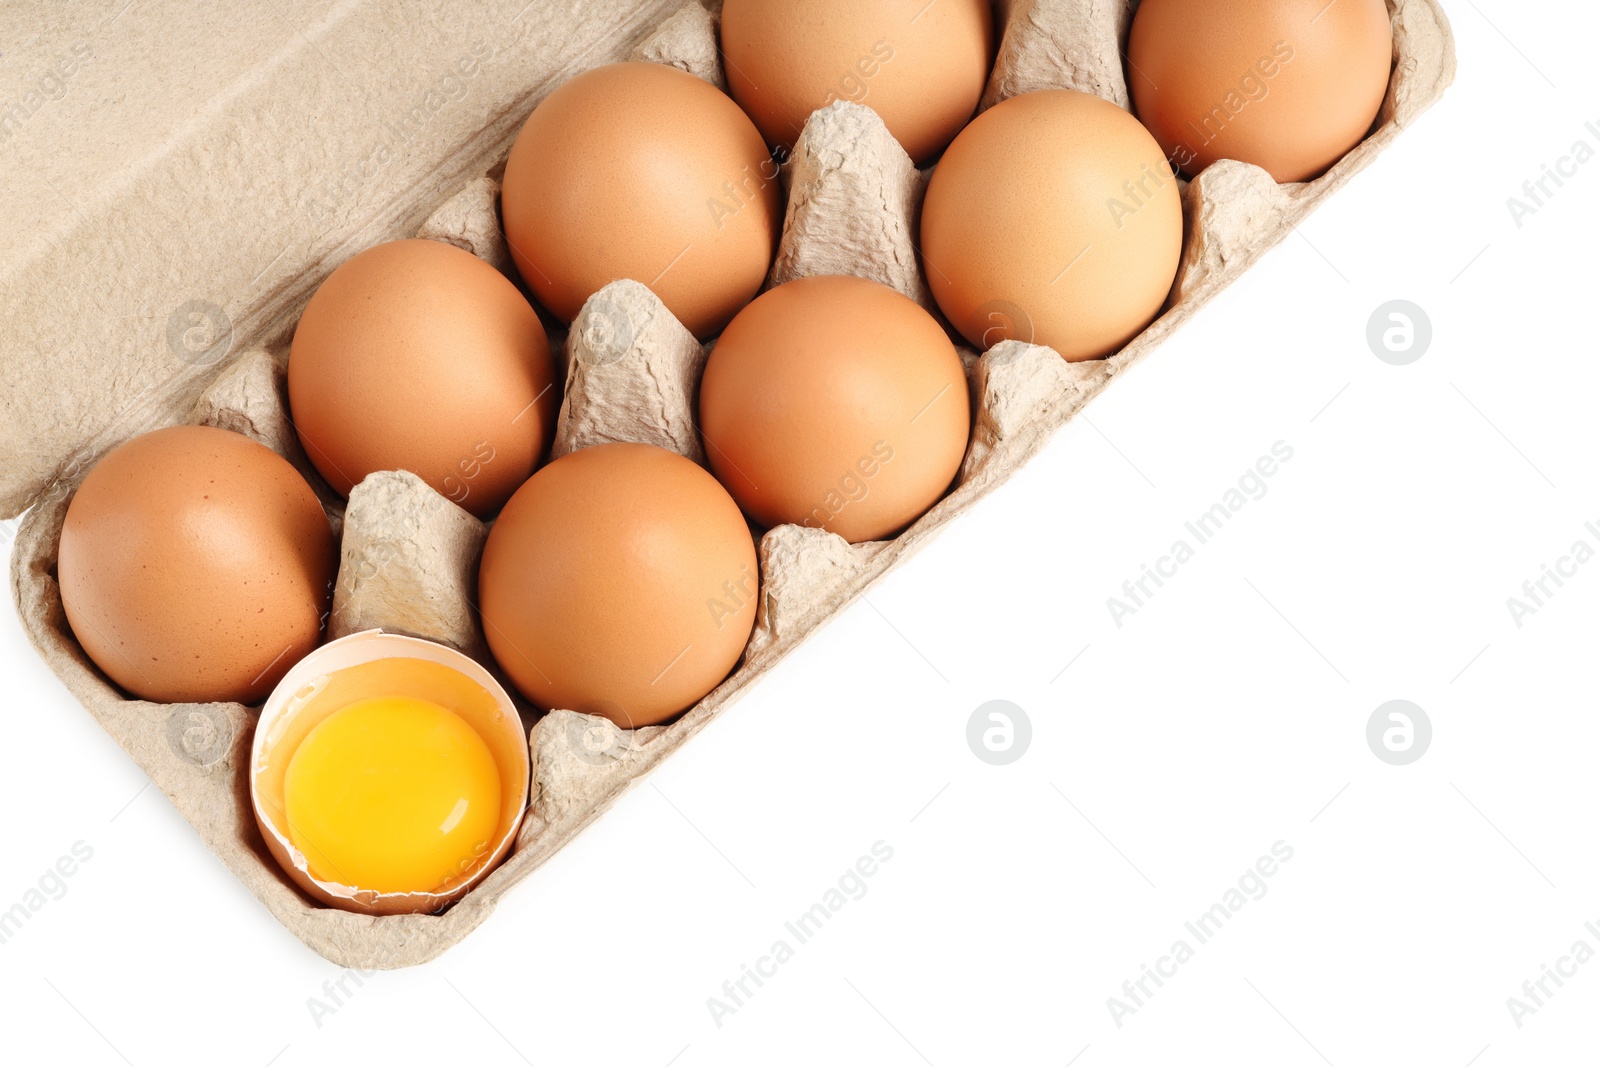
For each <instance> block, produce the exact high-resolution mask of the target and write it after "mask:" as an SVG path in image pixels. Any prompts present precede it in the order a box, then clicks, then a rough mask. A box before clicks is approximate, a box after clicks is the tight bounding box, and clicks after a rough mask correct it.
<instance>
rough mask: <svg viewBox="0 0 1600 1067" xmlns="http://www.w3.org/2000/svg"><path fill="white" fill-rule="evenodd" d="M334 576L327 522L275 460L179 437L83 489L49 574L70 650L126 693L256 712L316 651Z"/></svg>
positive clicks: (109, 459)
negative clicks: (228, 703) (55, 582)
mask: <svg viewBox="0 0 1600 1067" xmlns="http://www.w3.org/2000/svg"><path fill="white" fill-rule="evenodd" d="M336 564H337V552H336V547H335V545H334V539H333V531H332V530H331V529H330V527H329V525H328V517H327V515H326V514H325V513H324V512H323V510H322V505H321V504H319V503H318V502H317V497H316V494H315V493H313V492H312V491H311V487H310V486H309V485H307V484H306V482H305V479H304V478H302V477H301V476H300V474H299V472H298V471H296V470H295V469H294V468H293V467H292V466H290V465H289V463H288V462H287V461H286V460H284V459H283V458H282V457H280V456H279V455H278V454H277V453H276V452H273V451H272V450H271V449H269V448H267V447H266V446H264V445H260V444H257V443H256V442H254V441H252V440H250V439H249V438H247V437H244V436H243V435H241V434H236V433H231V432H229V431H227V430H218V429H214V428H212V427H209V426H177V427H172V428H170V429H165V430H156V431H154V432H152V433H147V434H144V435H143V436H140V437H136V438H134V439H133V440H131V441H128V442H127V443H125V444H123V445H120V446H118V447H117V448H115V449H112V450H111V451H110V452H108V453H107V454H106V455H105V457H104V458H102V459H101V460H100V462H99V463H97V464H96V465H95V467H94V469H93V470H91V471H90V472H89V474H88V475H87V476H86V477H85V478H84V480H83V484H82V485H80V486H79V487H78V491H77V493H76V495H74V496H73V498H72V503H71V504H70V505H69V506H68V508H67V515H66V520H65V523H64V524H63V526H62V528H61V547H60V555H59V562H58V574H59V580H60V583H61V603H62V606H63V607H64V608H65V610H66V615H67V622H68V623H69V624H70V625H71V627H72V632H73V634H74V636H76V637H77V639H78V643H79V644H81V645H82V646H83V649H84V651H85V652H87V653H88V654H89V658H90V659H92V660H93V661H94V662H95V664H96V665H97V666H98V667H99V668H100V669H101V670H102V671H104V672H105V673H106V676H107V677H109V678H110V679H111V680H112V681H113V682H115V683H116V684H117V685H118V686H120V687H122V688H123V689H124V690H126V691H127V692H129V693H132V694H133V695H135V696H137V697H140V698H142V699H145V700H154V701H161V702H165V703H173V702H180V701H196V702H203V701H213V700H235V701H239V702H241V703H244V704H254V703H257V702H259V701H261V700H262V699H264V698H265V697H266V695H267V694H268V693H270V692H271V691H272V687H273V686H274V685H276V684H277V682H278V679H279V678H281V677H283V675H284V673H285V672H286V671H288V669H289V668H290V667H292V666H294V664H295V662H296V661H297V660H299V659H300V657H302V656H304V655H305V654H306V653H307V652H309V651H311V649H313V648H315V647H316V645H317V643H318V641H319V640H320V639H321V632H322V620H323V618H324V616H325V614H326V612H327V610H328V603H329V596H330V590H331V587H332V583H333V576H334V569H335V566H336Z"/></svg>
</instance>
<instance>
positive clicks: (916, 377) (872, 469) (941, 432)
mask: <svg viewBox="0 0 1600 1067" xmlns="http://www.w3.org/2000/svg"><path fill="white" fill-rule="evenodd" d="M700 426H701V430H702V433H703V436H704V438H705V444H706V455H707V457H708V459H709V460H710V463H711V469H712V471H713V472H714V473H715V474H716V476H717V478H718V479H719V480H721V482H722V484H723V485H725V486H726V487H727V488H728V491H729V492H730V493H731V494H732V495H733V498H734V499H735V500H737V501H738V502H739V506H740V507H742V508H743V509H744V511H745V513H746V514H747V515H749V516H750V517H751V518H752V519H754V520H755V521H756V522H757V523H759V524H760V525H762V526H777V525H780V524H782V523H794V524H796V525H799V526H813V527H816V528H818V529H823V530H828V531H830V532H832V533H836V534H838V535H839V536H841V537H843V538H844V539H845V540H847V541H851V542H856V541H874V540H878V539H879V538H884V537H889V536H891V535H893V534H894V533H896V532H897V531H899V530H900V529H902V528H904V527H905V526H907V525H908V524H910V523H911V522H912V521H914V520H915V519H916V518H917V517H918V516H919V515H921V514H922V513H923V512H924V511H927V510H928V508H930V507H932V506H933V505H934V504H935V503H936V502H937V501H938V500H939V498H940V497H942V496H943V495H944V494H945V491H946V490H948V489H949V488H950V483H951V481H952V480H953V479H954V478H955V474H956V470H957V468H959V467H960V465H961V457H962V455H963V454H964V453H965V452H966V448H967V437H968V434H969V431H970V428H971V409H970V403H969V400H968V392H967V378H966V374H965V373H964V371H963V369H962V366H961V358H960V357H959V356H958V355H957V354H956V350H955V346H954V345H952V344H951V343H950V339H949V338H948V337H947V336H946V335H945V332H944V330H943V329H942V328H941V327H940V326H939V324H938V323H937V322H936V321H935V320H934V318H933V316H932V315H929V314H928V313H927V312H926V311H924V310H923V309H922V308H921V307H919V306H918V305H917V304H916V303H915V302H914V301H912V300H910V299H908V298H906V297H905V296H902V295H901V294H900V293H898V292H896V291H895V290H893V289H890V288H889V287H888V286H884V285H879V284H878V283H877V282H872V281H866V280H865V279H862V278H849V277H835V276H829V277H817V278H800V279H797V280H795V281H792V282H789V283H787V284H785V285H780V286H778V287H777V288H776V289H773V290H771V291H770V292H767V293H764V294H762V295H761V296H760V297H758V298H757V299H756V301H755V302H754V303H753V304H751V305H750V306H749V307H747V308H745V309H744V310H743V311H741V312H740V313H739V314H738V315H737V316H736V317H735V318H734V320H733V322H731V323H729V324H728V328H727V330H725V331H724V332H723V334H722V337H721V339H719V340H718V341H717V346H716V348H715V349H714V350H713V351H712V353H711V358H710V360H708V361H707V363H706V371H705V377H704V380H703V381H702V382H701V385H700Z"/></svg>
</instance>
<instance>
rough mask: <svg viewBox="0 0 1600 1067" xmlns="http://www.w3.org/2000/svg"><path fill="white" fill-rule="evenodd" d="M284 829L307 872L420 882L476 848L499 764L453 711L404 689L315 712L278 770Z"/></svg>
mask: <svg viewBox="0 0 1600 1067" xmlns="http://www.w3.org/2000/svg"><path fill="white" fill-rule="evenodd" d="M284 807H285V809H286V810H285V815H286V817H287V820H288V823H289V839H290V840H291V841H292V842H293V843H294V846H295V848H297V849H299V850H300V851H301V852H302V853H304V854H305V857H306V862H307V864H308V865H309V867H310V870H311V874H312V876H313V877H315V878H317V879H319V880H320V881H325V882H338V883H342V884H344V885H348V886H353V887H355V888H357V889H366V890H372V891H375V892H379V893H409V892H429V891H432V890H435V889H438V888H439V887H440V886H441V885H442V884H443V883H445V882H447V881H450V880H451V879H453V878H455V877H456V876H457V875H460V874H463V873H465V872H467V871H470V870H471V869H473V867H474V866H476V864H477V863H479V862H480V861H481V860H482V859H483V858H485V857H486V856H487V855H488V853H489V850H490V847H491V840H492V838H493V836H494V832H495V829H496V828H497V827H498V825H499V821H500V772H499V769H498V767H497V766H496V765H495V761H494V756H493V754H491V753H490V751H489V746H488V745H487V744H485V743H484V740H483V738H482V737H481V736H479V734H478V732H477V731H476V730H474V729H473V728H472V727H471V726H470V725H469V724H468V723H467V722H466V721H465V720H464V719H462V718H461V716H459V715H457V714H456V713H455V712H453V711H451V710H450V709H449V708H446V707H443V706H442V705H439V704H435V703H432V702H431V701H427V700H413V699H410V698H408V697H379V698H375V699H371V700H360V701H356V702H355V703H353V704H348V705H346V706H345V707H343V708H340V709H339V710H338V711H336V712H334V713H333V714H332V715H330V716H328V717H327V718H326V719H324V720H323V721H322V722H320V723H318V724H317V725H316V726H315V727H314V728H313V729H312V730H311V732H310V733H308V734H307V735H306V736H305V739H304V740H303V741H301V742H300V746H299V747H298V748H297V749H296V750H295V753H294V756H293V757H292V758H291V759H290V761H289V766H288V769H287V771H286V774H285V778H284Z"/></svg>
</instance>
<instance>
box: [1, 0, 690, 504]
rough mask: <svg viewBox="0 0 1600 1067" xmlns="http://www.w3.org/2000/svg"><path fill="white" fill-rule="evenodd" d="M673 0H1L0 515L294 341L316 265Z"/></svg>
mask: <svg viewBox="0 0 1600 1067" xmlns="http://www.w3.org/2000/svg"><path fill="white" fill-rule="evenodd" d="M681 3H682V0H595V2H592V3H584V4H548V3H542V2H534V3H529V2H528V0H491V2H487V3H473V4H454V5H447V6H444V7H441V8H434V9H433V10H427V9H425V8H424V7H423V6H422V5H417V4H405V5H394V4H389V3H384V2H381V0H288V2H286V3H279V4H272V5H267V6H262V7H255V8H252V7H248V6H246V7H239V8H237V9H236V11H235V12H234V14H233V15H232V16H230V18H229V20H227V21H226V22H225V23H219V22H218V20H216V19H215V18H214V17H213V16H212V15H211V14H209V13H208V12H207V11H203V10H201V9H199V8H196V7H195V6H194V5H193V4H190V3H187V2H186V0H137V2H132V3H128V4H126V6H120V5H119V6H118V7H114V8H109V9H107V8H101V9H99V10H98V11H88V10H85V11H82V12H79V11H78V10H77V9H75V8H74V9H68V8H64V7H62V6H61V5H59V4H57V3H54V2H53V0H23V2H22V3H20V4H13V5H12V6H11V9H10V12H9V13H8V15H7V20H6V21H7V23H8V29H9V30H10V31H11V32H10V33H8V34H7V37H8V41H7V42H5V43H4V44H0V188H4V189H5V190H6V193H5V196H4V198H3V199H0V308H4V309H5V322H4V325H3V326H0V516H3V517H10V516H13V515H15V514H17V513H18V512H20V511H22V510H23V509H25V508H26V507H27V506H28V505H29V504H30V503H31V502H32V501H33V500H34V499H36V498H37V497H38V495H39V494H40V493H41V492H42V491H43V490H44V489H45V488H47V487H48V486H49V485H50V484H52V483H53V482H55V481H56V480H58V479H61V478H71V477H73V476H74V475H75V474H76V473H77V472H78V471H79V470H81V469H82V467H83V466H85V465H86V464H87V463H88V462H92V461H93V459H94V458H96V457H97V456H99V455H100V454H101V453H103V452H104V451H105V450H106V449H108V448H110V447H112V446H114V445H116V444H117V443H119V442H120V441H122V440H125V439H126V438H127V437H129V436H132V435H134V434H136V433H139V432H142V431H144V430H146V429H150V428H152V427H154V426H158V425H163V424H166V423H169V422H172V421H175V420H179V419H181V418H183V417H184V416H185V415H186V414H187V413H188V411H189V410H190V409H191V408H192V406H193V404H194V401H195V399H196V397H197V396H198V395H199V393H200V392H201V391H202V389H203V388H204V386H205V385H206V383H208V382H209V381H210V380H211V379H212V378H213V377H215V375H216V374H217V372H218V371H220V370H221V369H222V368H223V367H224V366H226V365H227V363H228V362H229V361H230V359H231V358H233V357H234V356H236V355H237V354H238V353H240V352H242V351H244V350H245V349H247V348H249V347H251V346H257V345H271V344H276V343H281V342H283V341H285V340H287V338H288V337H289V336H290V334H291V331H292V329H293V324H294V321H295V318H296V317H297V316H298V314H299V311H300V308H301V307H303V306H304V303H305V301H306V300H308V299H309V298H310V296H311V293H312V292H313V291H314V290H315V288H316V286H317V285H318V283H320V282H321V280H322V279H323V278H324V277H326V275H327V273H328V272H329V271H331V270H332V269H333V268H334V267H335V266H337V265H338V264H339V263H341V262H343V261H344V260H345V259H347V258H349V257H350V256H351V255H354V254H355V253H356V252H358V251H360V250H361V249H363V248H366V247H368V246H370V245H373V244H376V243H378V242H380V241H385V240H390V239H393V238H397V237H402V236H410V235H412V234H413V233H414V232H415V230H416V228H417V226H418V225H419V224H420V222H421V221H422V220H423V219H424V218H425V217H426V216H427V215H428V214H429V212H430V211H431V210H432V209H433V208H434V207H436V206H437V205H438V204H439V202H441V201H442V200H443V199H444V198H445V197H447V196H448V195H449V194H450V193H451V192H453V191H454V190H455V189H457V188H459V187H460V186H461V185H462V184H463V183H464V182H465V181H466V180H468V179H469V178H470V177H471V176H472V175H473V174H475V173H481V172H483V171H485V170H487V169H488V168H489V167H490V166H491V165H492V163H493V162H494V161H496V160H497V159H499V158H501V157H502V156H503V155H504V153H505V150H506V147H507V146H508V145H509V143H510V141H511V139H512V138H513V137H515V135H516V132H517V130H518V129H519V128H520V125H521V123H522V121H523V119H525V118H526V117H527V115H528V113H529V112H530V111H531V110H532V109H533V106H534V105H535V104H536V103H537V102H538V101H539V100H540V99H542V98H543V97H544V95H545V94H547V93H548V92H550V91H551V90H552V89H554V88H555V87H556V86H557V85H559V84H560V83H561V82H562V81H564V80H565V79H566V78H567V77H569V76H570V75H572V74H573V73H576V72H577V71H580V70H583V69H587V68H588V67H592V66H597V65H599V64H602V63H607V62H612V61H615V60H619V59H622V58H625V57H626V55H627V53H628V50H629V49H630V48H631V47H632V46H633V44H635V43H636V42H637V41H638V40H640V39H641V38H642V37H644V36H645V34H646V33H647V32H648V29H649V28H650V27H652V26H654V25H655V24H656V23H657V22H659V21H660V19H661V18H662V17H663V16H664V15H666V14H668V13H669V12H670V11H671V10H672V9H674V8H676V7H678V6H680V5H681ZM219 25H223V26H225V27H226V29H224V30H223V31H222V32H220V33H219V32H218V27H219Z"/></svg>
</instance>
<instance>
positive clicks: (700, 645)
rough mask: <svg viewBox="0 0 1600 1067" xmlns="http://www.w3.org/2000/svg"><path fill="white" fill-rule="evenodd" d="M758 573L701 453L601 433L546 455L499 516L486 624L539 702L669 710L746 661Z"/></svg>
mask: <svg viewBox="0 0 1600 1067" xmlns="http://www.w3.org/2000/svg"><path fill="white" fill-rule="evenodd" d="M759 584H760V577H759V572H758V571H757V567H756V553H755V545H754V542H753V541H752V540H751V537H750V530H749V527H748V526H746V525H745V521H744V518H743V516H741V515H740V514H739V508H738V506H737V505H736V504H734V502H733V500H732V499H731V498H730V497H729V496H728V494H727V492H726V491H725V490H724V489H723V488H722V486H721V485H719V484H717V480H716V479H715V478H713V477H712V476H711V475H709V474H707V473H706V472H705V471H704V470H703V469H702V468H701V467H699V466H698V465H697V464H695V463H693V462H691V461H690V460H687V459H685V458H684V457H682V456H680V455H677V454H676V453H673V452H668V451H666V450H665V449H661V448H656V447H654V446H652V445H640V444H606V445H595V446H593V447H590V448H585V449H582V450H580V451H577V452H573V453H570V454H568V455H566V456H563V457H561V458H560V459H557V460H554V461H552V462H551V463H549V464H547V465H546V466H545V467H543V468H542V469H541V470H539V472H538V473H536V474H535V475H534V476H533V477H532V478H529V479H528V482H527V484H526V485H524V486H523V487H522V488H521V489H519V490H517V492H516V495H515V496H513V497H512V498H511V500H510V502H509V503H507V504H506V507H505V510H504V511H503V512H501V513H500V517H499V519H497V520H496V521H495V524H494V528H493V529H492V530H491V531H490V533H489V540H488V543H487V544H486V545H485V546H484V549H483V562H482V564H481V567H480V570H479V576H478V592H479V603H480V606H481V608H482V613H483V629H484V636H485V637H486V638H487V639H488V642H489V648H490V650H491V651H492V652H493V653H494V657H495V659H496V661H498V662H499V664H500V666H501V667H502V668H504V669H505V672H506V674H508V675H510V677H511V680H512V682H513V683H514V684H515V685H516V687H517V688H518V689H520V690H521V691H522V693H523V695H524V696H526V697H527V698H528V699H529V700H531V701H533V702H534V703H535V704H537V705H539V706H540V707H542V708H561V709H565V710H567V711H580V712H585V713H587V714H591V715H604V716H606V717H607V718H609V719H611V720H612V721H613V722H615V723H617V725H619V726H622V727H635V726H648V725H651V724H653V723H659V722H664V721H665V720H667V719H670V718H672V717H673V716H674V715H677V714H678V713H679V712H681V711H683V710H685V709H686V708H688V707H689V706H690V705H692V704H694V703H695V702H697V701H698V700H699V699H700V698H701V697H703V696H705V695H706V694H707V693H709V692H710V691H711V690H712V689H713V688H714V687H715V686H716V685H717V684H718V683H719V682H721V681H722V680H723V679H724V678H725V677H727V675H728V672H729V671H731V670H732V669H733V667H734V664H736V663H737V662H738V661H739V656H740V654H741V653H742V652H743V651H744V646H745V642H746V641H748V640H749V637H750V630H751V627H752V626H753V625H754V623H755V613H756V597H757V595H758V591H759Z"/></svg>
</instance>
